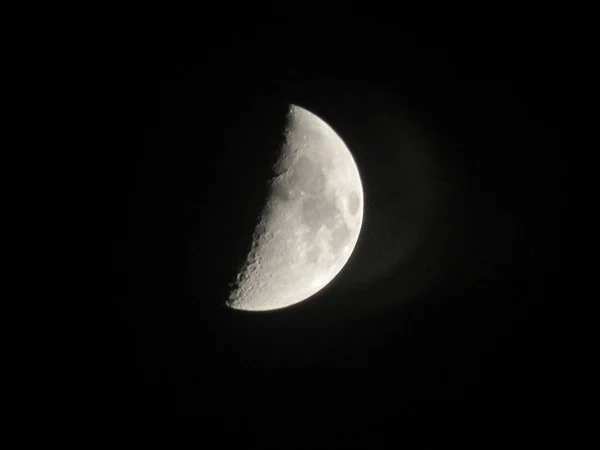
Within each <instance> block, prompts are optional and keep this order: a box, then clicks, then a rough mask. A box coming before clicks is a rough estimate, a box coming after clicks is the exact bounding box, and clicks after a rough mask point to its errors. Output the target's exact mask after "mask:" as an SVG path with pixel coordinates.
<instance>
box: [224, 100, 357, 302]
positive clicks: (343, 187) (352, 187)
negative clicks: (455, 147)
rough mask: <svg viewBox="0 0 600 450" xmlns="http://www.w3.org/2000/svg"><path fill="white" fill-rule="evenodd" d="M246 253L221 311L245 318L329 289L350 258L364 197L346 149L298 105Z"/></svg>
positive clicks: (289, 116) (292, 110) (293, 107)
mask: <svg viewBox="0 0 600 450" xmlns="http://www.w3.org/2000/svg"><path fill="white" fill-rule="evenodd" d="M273 169H274V177H273V179H272V180H271V181H270V189H269V197H268V200H267V202H266V205H265V207H264V209H263V211H262V214H261V216H260V219H259V223H258V225H257V227H256V230H255V232H254V236H253V243H252V249H251V250H250V253H249V254H248V257H247V260H246V262H245V263H244V265H243V266H242V268H241V270H240V272H239V273H238V275H237V278H236V282H235V283H234V288H233V290H232V291H231V294H230V296H229V299H228V300H227V302H226V305H227V306H229V307H230V308H233V309H237V310H244V311H268V310H274V309H280V308H285V307H288V306H291V305H294V304H297V303H299V302H301V301H303V300H306V299H308V298H310V297H311V296H313V295H314V294H316V293H317V292H319V291H320V290H321V289H323V288H324V287H325V286H326V285H327V284H329V283H330V282H331V281H332V280H333V279H334V278H335V277H336V276H337V275H338V273H339V272H340V271H341V270H342V268H343V267H344V265H345V264H346V263H347V262H348V260H349V258H350V255H351V254H352V252H353V250H354V248H355V246H356V243H357V241H358V236H359V233H360V229H361V225H362V220H363V210H364V194H363V189H362V183H361V179H360V175H359V171H358V168H357V166H356V163H355V161H354V158H353V157H352V154H351V153H350V151H349V150H348V147H347V146H346V144H345V143H344V142H343V141H342V139H341V138H340V137H339V136H338V135H337V133H336V132H335V131H334V130H333V129H332V128H331V127H330V126H329V125H328V124H327V123H325V122H324V121H323V120H322V119H321V118H319V117H318V116H316V115H315V114H313V113H311V112H310V111H307V110H306V109H304V108H301V107H299V106H297V105H291V106H290V108H289V111H288V114H287V122H286V128H285V141H284V143H283V145H282V147H281V149H280V153H279V157H278V159H277V162H276V163H275V165H274V167H273Z"/></svg>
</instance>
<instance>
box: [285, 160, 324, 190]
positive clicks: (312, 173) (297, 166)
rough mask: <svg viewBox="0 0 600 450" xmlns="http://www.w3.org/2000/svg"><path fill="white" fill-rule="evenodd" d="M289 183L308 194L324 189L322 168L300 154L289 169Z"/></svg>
mask: <svg viewBox="0 0 600 450" xmlns="http://www.w3.org/2000/svg"><path fill="white" fill-rule="evenodd" d="M291 172H292V174H291V175H292V176H291V181H290V183H291V185H292V186H297V187H299V188H300V189H302V190H303V191H304V192H306V193H308V194H316V193H317V192H321V191H322V190H324V189H325V174H324V173H323V170H322V169H321V168H320V167H319V166H318V165H316V164H315V163H314V162H313V161H311V160H310V158H308V157H307V156H305V155H302V156H300V158H298V160H297V161H296V162H295V163H294V165H293V166H292V169H291Z"/></svg>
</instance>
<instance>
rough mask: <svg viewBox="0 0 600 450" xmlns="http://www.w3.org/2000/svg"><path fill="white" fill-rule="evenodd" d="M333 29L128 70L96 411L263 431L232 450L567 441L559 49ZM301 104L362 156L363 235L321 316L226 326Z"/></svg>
mask: <svg viewBox="0 0 600 450" xmlns="http://www.w3.org/2000/svg"><path fill="white" fill-rule="evenodd" d="M356 14H358V13H356ZM307 20H308V19H307ZM274 22H278V23H281V21H280V20H278V21H274ZM309 23H312V22H309ZM313 25H314V27H315V29H314V30H313V32H311V33H310V36H308V37H306V36H302V37H301V38H299V37H298V36H296V37H295V38H294V36H293V35H294V33H286V31H285V29H286V27H285V26H283V25H281V28H282V30H274V29H273V28H275V27H274V26H271V27H270V28H267V29H262V30H261V31H257V30H256V29H254V30H246V29H240V30H234V31H231V30H228V31H227V32H222V35H225V37H222V36H221V35H220V36H221V37H219V39H211V34H210V33H208V32H201V33H200V32H199V33H198V34H197V35H195V36H194V37H193V38H191V39H187V38H186V39H183V38H182V39H181V41H177V42H175V43H173V44H172V43H171V42H169V45H164V46H156V47H155V48H153V51H152V52H148V53H149V54H148V53H141V52H134V51H132V52H131V53H130V54H129V53H128V56H127V57H126V58H124V59H123V60H122V61H119V62H118V63H115V70H114V73H113V74H112V76H113V81H115V84H116V85H117V88H116V90H115V92H118V93H119V94H120V95H119V96H116V97H117V98H119V99H120V100H119V102H118V103H117V104H115V107H114V108H115V111H114V118H115V119H114V121H113V123H115V124H116V126H117V127H119V126H123V128H124V129H126V130H127V135H128V136H133V138H132V139H131V140H123V141H122V142H121V143H120V144H119V145H116V146H115V148H114V149H111V150H109V152H108V155H109V158H107V159H108V160H109V164H108V165H109V173H108V176H107V179H110V180H111V182H110V183H109V187H108V189H107V198H108V199H109V202H108V204H109V209H108V211H109V214H108V223H109V226H110V228H109V230H110V233H111V237H113V246H112V252H113V262H112V267H113V275H114V276H113V277H112V278H111V284H110V285H109V287H110V290H111V296H112V301H111V302H110V303H109V306H107V311H108V319H109V322H108V323H107V324H106V328H105V330H106V331H105V332H106V335H105V336H104V338H103V348H104V354H103V358H101V361H102V362H103V363H102V364H99V366H101V367H102V369H101V370H102V373H103V374H104V378H103V383H102V384H103V386H105V387H106V389H105V390H103V392H104V396H103V400H102V402H101V404H100V405H99V407H98V409H99V410H104V409H106V410H107V411H109V414H118V415H124V416H126V417H128V418H131V419H132V420H138V419H139V420H144V419H145V418H169V419H173V418H178V417H182V416H188V417H193V418H195V419H197V420H198V422H197V423H198V426H199V427H200V428H201V429H202V430H209V429H219V430H221V429H225V430H227V429H229V430H236V429H254V430H255V431H254V432H250V433H249V434H246V433H244V434H242V435H241V436H240V435H235V433H233V432H232V433H233V434H232V433H228V434H226V436H228V437H227V439H234V440H238V439H242V440H244V442H253V443H257V444H258V445H262V446H265V445H268V444H269V443H270V442H271V441H270V439H271V438H273V436H294V439H293V442H290V443H287V444H286V446H288V447H289V446H290V445H292V446H293V444H298V445H306V444H307V443H309V442H310V443H311V445H313V446H317V448H319V447H318V446H319V445H327V446H328V447H330V446H334V448H335V446H336V445H339V446H340V447H348V446H350V445H351V444H352V443H353V444H356V445H363V446H365V448H373V447H374V446H376V445H379V444H381V445H384V443H385V442H386V439H387V438H386V437H385V436H386V434H385V433H384V431H385V430H391V433H392V435H398V434H401V433H402V432H403V427H408V425H407V424H408V423H411V422H412V421H415V420H416V421H417V422H422V423H426V424H429V425H431V426H433V425H432V424H433V423H446V422H450V423H457V424H460V425H461V428H459V429H463V428H464V427H466V428H470V429H471V430H472V429H480V427H482V426H483V425H490V426H492V427H494V428H495V429H496V430H502V431H501V432H502V433H503V434H504V435H507V434H508V435H511V436H512V435H516V434H519V433H523V432H525V433H529V434H532V435H533V434H535V435H536V436H538V437H539V438H540V439H546V438H547V437H549V436H552V434H553V430H552V427H551V425H549V424H550V423H551V421H550V419H551V418H556V417H557V416H558V415H559V411H558V407H557V398H558V397H559V396H560V395H561V392H562V390H561V388H560V373H561V367H560V365H561V362H560V361H561V360H560V358H559V357H558V356H557V355H558V354H560V349H561V344H560V342H561V338H560V333H559V332H558V331H557V319H556V318H557V316H558V310H557V307H556V305H555V304H554V302H553V300H552V299H553V298H556V297H558V296H560V295H561V292H562V291H561V290H562V289H563V287H562V285H561V284H560V283H561V279H562V278H561V272H562V270H563V268H562V267H561V265H562V263H561V258H560V253H561V237H560V229H561V217H562V211H561V204H562V198H561V194H560V189H559V188H560V180H561V179H562V176H563V170H564V168H562V167H561V158H562V151H563V150H562V148H561V142H562V139H563V135H562V125H563V123H562V120H563V118H562V117H561V113H560V112H561V111H563V110H562V104H563V102H564V100H565V98H564V96H565V92H566V89H567V87H566V86H564V85H563V84H561V83H565V82H564V81H561V80H559V79H558V78H557V77H552V76H551V73H552V70H551V68H552V67H553V66H554V65H555V64H557V62H560V55H561V53H560V51H559V50H560V49H558V48H557V47H556V46H555V44H554V43H553V41H552V40H550V39H545V40H541V39H540V36H546V37H547V38H548V35H547V34H544V33H547V32H546V31H541V30H537V31H536V32H532V33H531V34H529V33H525V34H523V35H519V36H515V35H514V34H513V35H511V36H510V38H509V37H507V35H506V34H500V35H498V34H495V33H492V32H490V33H489V34H487V35H484V34H481V33H480V34H478V35H477V36H479V38H477V39H474V38H473V35H472V34H466V35H464V36H458V35H457V34H456V33H447V32H441V31H440V32H439V33H437V34H435V33H429V34H428V37H427V38H426V39H425V38H424V37H423V35H421V34H418V33H415V34H413V35H405V34H403V35H400V34H399V33H398V32H397V31H396V27H391V26H389V25H388V26H376V25H377V24H376V23H373V24H371V25H372V26H373V27H375V28H376V29H377V32H375V33H372V32H371V31H369V29H367V28H364V29H356V28H353V27H349V28H348V29H344V30H340V29H336V30H332V29H330V28H329V27H327V26H326V25H324V24H323V23H321V22H318V21H315V22H314V23H313ZM289 26H290V27H292V28H293V27H296V26H297V25H291V24H290V25H289ZM311 27H312V25H311ZM311 27H309V28H311ZM234 28H235V27H234ZM290 34H291V35H292V36H290ZM275 36H277V37H275ZM171 44H172V45H171ZM290 102H291V103H297V104H299V105H301V106H303V107H305V108H307V109H309V110H311V111H313V112H315V113H316V114H318V115H319V116H320V117H322V118H323V119H324V120H325V121H326V122H328V123H329V124H330V125H331V126H332V127H334V129H336V131H338V133H339V134H340V136H341V137H342V138H343V139H344V140H345V142H346V143H347V145H348V147H349V148H350V149H351V151H352V152H353V155H354V157H355V159H356V161H357V164H358V167H359V170H360V173H361V177H362V181H363V186H364V190H365V202H366V203H365V219H364V225H363V231H362V233H361V237H360V240H359V243H358V245H357V248H356V250H355V252H354V253H353V255H352V258H351V260H350V262H349V263H348V265H347V266H346V268H345V269H344V270H343V271H342V273H341V274H340V276H339V277H338V278H336V280H334V281H333V282H332V283H331V284H330V285H328V286H327V288H326V289H324V290H323V291H322V292H321V293H319V294H318V295H317V296H316V297H315V298H313V299H311V300H309V301H306V302H303V303H300V304H298V305H295V306H293V307H290V308H287V309H284V310H280V311H273V312H268V313H258V314H257V313H244V312H239V311H232V310H228V309H226V308H225V307H224V306H223V301H224V299H225V298H226V297H227V294H228V290H229V285H228V283H229V282H230V281H232V280H233V277H234V275H235V272H236V268H237V267H238V265H239V263H240V262H241V260H242V259H243V257H244V256H245V254H246V253H247V251H248V249H249V246H250V243H251V242H250V239H251V235H252V231H253V226H254V224H255V221H256V217H257V214H258V213H259V212H260V205H261V204H262V202H263V201H264V196H265V194H266V181H267V180H268V176H269V164H270V163H271V162H272V160H273V158H274V152H275V150H276V148H277V143H278V139H279V138H280V136H279V134H278V130H279V129H280V127H281V125H282V120H283V116H282V112H283V111H284V108H285V105H286V104H287V103H290ZM238 427H239V428H238ZM267 430H271V431H269V432H267ZM471 432H472V431H471ZM234 435H235V436H234ZM276 440H277V438H273V441H276Z"/></svg>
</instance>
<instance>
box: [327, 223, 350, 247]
mask: <svg viewBox="0 0 600 450" xmlns="http://www.w3.org/2000/svg"><path fill="white" fill-rule="evenodd" d="M349 239H350V229H349V228H348V227H347V226H346V224H341V225H340V226H338V227H337V228H336V229H335V230H333V233H331V248H332V249H333V252H334V253H337V252H338V250H340V249H341V248H342V247H344V246H345V245H346V244H347V243H348V241H349Z"/></svg>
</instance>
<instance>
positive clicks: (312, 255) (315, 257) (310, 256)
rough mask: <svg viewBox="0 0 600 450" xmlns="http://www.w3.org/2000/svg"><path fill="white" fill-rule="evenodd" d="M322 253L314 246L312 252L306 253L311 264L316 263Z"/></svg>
mask: <svg viewBox="0 0 600 450" xmlns="http://www.w3.org/2000/svg"><path fill="white" fill-rule="evenodd" d="M320 253H321V251H320V250H319V248H318V247H317V246H315V245H313V246H312V247H311V248H310V250H309V251H308V252H307V253H306V258H307V259H308V260H309V261H310V262H311V263H316V262H317V261H318V260H319V254H320Z"/></svg>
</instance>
